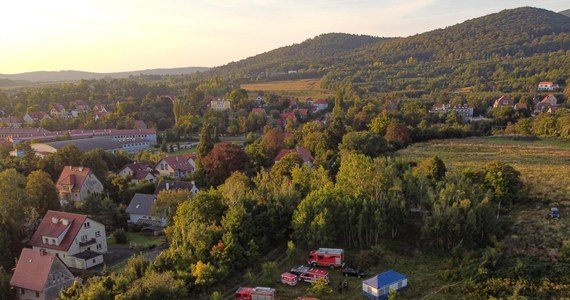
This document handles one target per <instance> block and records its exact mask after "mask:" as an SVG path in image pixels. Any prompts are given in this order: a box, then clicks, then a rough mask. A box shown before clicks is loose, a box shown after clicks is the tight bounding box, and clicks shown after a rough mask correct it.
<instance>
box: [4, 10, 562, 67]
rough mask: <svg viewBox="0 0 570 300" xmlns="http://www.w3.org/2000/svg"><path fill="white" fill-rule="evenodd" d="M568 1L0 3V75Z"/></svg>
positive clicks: (229, 51)
mask: <svg viewBox="0 0 570 300" xmlns="http://www.w3.org/2000/svg"><path fill="white" fill-rule="evenodd" d="M521 6H535V7H540V8H544V9H548V10H552V11H555V12H559V11H562V10H565V9H570V2H569V1H568V0H542V1H514V0H493V1H490V0H478V1H474V0H461V1H460V0H399V1H395V0H391V1H387V0H161V1H152V0H52V1H46V0H18V1H6V3H3V4H2V10H0V74H15V73H22V72H29V71H59V70H81V71H91V72H120V71H137V70H144V69H153V68H178V67H191V66H200V67H213V66H219V65H224V64H227V63H229V62H232V61H238V60H241V59H244V58H247V57H250V56H254V55H257V54H260V53H263V52H267V51H270V50H273V49H275V48H279V47H283V46H287V45H291V44H295V43H301V42H302V41H304V40H306V39H309V38H312V37H315V36H317V35H319V34H323V33H330V32H344V33H353V34H367V35H373V36H380V37H394V36H409V35H413V34H417V33H422V32H426V31H429V30H433V29H437V28H445V27H447V26H451V25H454V24H457V23H461V22H463V21H465V20H468V19H472V18H476V17H480V16H484V15H487V14H490V13H495V12H499V11H501V10H503V9H509V8H516V7H521Z"/></svg>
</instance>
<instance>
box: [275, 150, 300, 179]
mask: <svg viewBox="0 0 570 300" xmlns="http://www.w3.org/2000/svg"><path fill="white" fill-rule="evenodd" d="M302 165H303V159H302V158H301V156H300V155H299V154H298V153H297V152H290V153H287V155H285V156H284V157H283V158H281V159H280V160H279V161H278V162H276V163H275V165H274V166H273V168H271V176H275V177H276V178H281V177H283V176H287V177H289V178H290V177H291V170H293V168H294V167H299V166H302Z"/></svg>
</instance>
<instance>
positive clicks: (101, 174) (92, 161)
mask: <svg viewBox="0 0 570 300" xmlns="http://www.w3.org/2000/svg"><path fill="white" fill-rule="evenodd" d="M105 154H106V153H105V151H103V149H94V150H90V151H87V152H85V153H84V154H83V159H82V160H81V164H80V165H81V166H84V167H87V168H89V169H91V171H92V172H93V174H94V175H95V177H97V178H98V179H99V180H101V181H103V180H104V179H105V178H107V172H108V171H109V168H108V163H107V162H106V161H105V159H104V157H105Z"/></svg>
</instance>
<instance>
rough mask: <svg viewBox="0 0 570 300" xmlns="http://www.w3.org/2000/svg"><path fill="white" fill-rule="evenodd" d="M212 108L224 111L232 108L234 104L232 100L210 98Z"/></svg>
mask: <svg viewBox="0 0 570 300" xmlns="http://www.w3.org/2000/svg"><path fill="white" fill-rule="evenodd" d="M210 108H211V109H213V110H217V111H224V110H228V109H230V108H232V104H231V102H230V100H226V99H220V98H216V99H212V100H210Z"/></svg>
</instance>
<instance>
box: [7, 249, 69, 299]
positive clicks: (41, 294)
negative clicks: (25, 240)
mask: <svg viewBox="0 0 570 300" xmlns="http://www.w3.org/2000/svg"><path fill="white" fill-rule="evenodd" d="M74 280H75V276H73V274H72V273H71V271H69V269H68V268H67V266H66V265H65V263H63V261H62V260H61V259H60V258H59V257H58V256H57V255H56V254H53V253H48V252H46V251H45V250H44V249H40V250H34V249H29V248H24V249H22V253H20V258H19V259H18V263H17V264H16V268H15V269H14V274H13V275H12V279H10V285H11V286H12V287H13V288H14V289H15V290H16V298H17V299H22V300H23V299H42V300H51V299H57V297H59V294H60V293H61V290H63V289H66V288H68V287H70V286H71V285H72V284H73V281H74Z"/></svg>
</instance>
